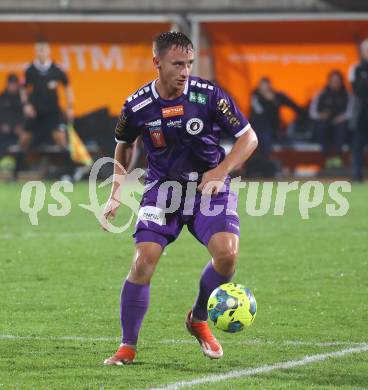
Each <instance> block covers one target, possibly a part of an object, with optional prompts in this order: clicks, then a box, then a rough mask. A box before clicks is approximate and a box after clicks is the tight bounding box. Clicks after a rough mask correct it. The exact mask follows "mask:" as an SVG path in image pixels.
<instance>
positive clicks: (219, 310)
mask: <svg viewBox="0 0 368 390" xmlns="http://www.w3.org/2000/svg"><path fill="white" fill-rule="evenodd" d="M207 310H208V316H209V318H210V319H211V320H212V321H213V323H214V324H215V327H216V328H218V329H221V330H223V331H224V332H229V333H236V332H240V331H242V330H243V329H244V327H245V326H249V325H251V324H252V322H253V321H254V318H255V316H256V313H257V303H256V300H255V298H254V295H253V294H252V292H251V291H250V290H249V288H246V287H244V286H243V285H241V284H236V283H225V284H222V285H221V286H220V287H217V288H216V289H215V290H214V291H212V294H211V295H210V297H209V299H208V303H207Z"/></svg>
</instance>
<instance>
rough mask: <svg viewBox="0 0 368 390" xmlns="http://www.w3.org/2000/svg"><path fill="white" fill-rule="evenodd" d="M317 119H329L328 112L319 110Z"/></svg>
mask: <svg viewBox="0 0 368 390" xmlns="http://www.w3.org/2000/svg"><path fill="white" fill-rule="evenodd" d="M319 119H320V120H322V121H327V120H328V119H330V113H329V112H328V111H322V112H320V114H319Z"/></svg>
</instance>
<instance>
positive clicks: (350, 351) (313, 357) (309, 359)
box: [150, 344, 368, 390]
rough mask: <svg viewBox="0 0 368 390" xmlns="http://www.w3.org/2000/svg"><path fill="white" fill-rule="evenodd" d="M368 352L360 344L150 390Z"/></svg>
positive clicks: (183, 386)
mask: <svg viewBox="0 0 368 390" xmlns="http://www.w3.org/2000/svg"><path fill="white" fill-rule="evenodd" d="M367 351H368V344H361V345H360V346H358V347H353V348H347V349H343V350H341V351H335V352H328V353H321V354H318V355H310V356H304V357H303V358H302V359H298V360H289V361H287V362H280V363H275V364H271V365H267V366H261V367H255V368H246V369H244V370H237V371H230V372H228V373H225V374H218V375H208V376H204V377H202V378H197V379H192V380H188V381H181V382H175V383H171V384H168V385H165V386H162V387H156V388H151V389H150V390H177V389H183V388H185V387H190V386H197V385H202V384H204V383H216V382H221V381H224V380H227V379H235V378H244V377H247V376H253V375H257V374H264V373H268V372H271V371H274V370H287V369H290V368H294V367H299V366H305V365H306V364H310V363H315V362H322V361H324V360H327V359H329V358H337V357H342V356H345V355H351V354H353V353H362V352H367Z"/></svg>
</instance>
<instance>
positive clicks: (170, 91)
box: [155, 79, 185, 100]
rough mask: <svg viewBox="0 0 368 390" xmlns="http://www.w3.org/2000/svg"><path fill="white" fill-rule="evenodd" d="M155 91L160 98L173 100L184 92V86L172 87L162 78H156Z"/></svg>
mask: <svg viewBox="0 0 368 390" xmlns="http://www.w3.org/2000/svg"><path fill="white" fill-rule="evenodd" d="M155 87H156V91H157V93H158V94H159V95H160V97H161V98H162V99H165V100H174V99H176V98H178V97H179V96H181V95H182V94H183V92H184V88H185V87H183V88H173V87H171V86H170V85H168V84H165V83H164V82H163V81H162V80H160V79H157V81H156V84H155Z"/></svg>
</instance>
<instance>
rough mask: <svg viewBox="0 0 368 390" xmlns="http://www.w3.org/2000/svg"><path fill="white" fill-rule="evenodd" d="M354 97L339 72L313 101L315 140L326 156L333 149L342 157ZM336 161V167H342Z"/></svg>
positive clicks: (330, 78)
mask: <svg viewBox="0 0 368 390" xmlns="http://www.w3.org/2000/svg"><path fill="white" fill-rule="evenodd" d="M352 103H353V99H352V96H351V95H350V94H349V92H348V91H347V89H346V86H345V83H344V78H343V75H342V73H341V72H340V71H339V70H333V71H331V73H330V74H329V75H328V79H327V85H326V86H325V87H324V88H323V89H322V91H320V92H319V93H318V94H317V95H316V97H315V98H314V99H313V100H312V102H311V104H310V108H309V115H310V117H311V119H313V120H314V121H315V128H314V129H315V138H316V140H317V142H319V143H320V144H321V145H322V150H323V153H324V154H325V155H328V154H329V152H330V151H331V149H333V150H334V151H335V153H336V155H338V156H339V157H340V155H341V152H342V146H343V144H344V142H346V139H347V133H348V123H349V120H350V118H351V115H352ZM339 162H340V163H338V162H337V160H336V165H341V160H339Z"/></svg>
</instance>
